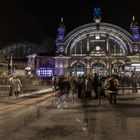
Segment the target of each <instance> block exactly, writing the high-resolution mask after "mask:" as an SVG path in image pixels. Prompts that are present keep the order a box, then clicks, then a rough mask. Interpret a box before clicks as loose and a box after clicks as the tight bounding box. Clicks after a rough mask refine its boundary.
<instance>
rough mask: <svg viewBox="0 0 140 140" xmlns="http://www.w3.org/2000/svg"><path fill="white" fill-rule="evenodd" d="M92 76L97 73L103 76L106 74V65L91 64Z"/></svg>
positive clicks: (99, 63) (100, 63)
mask: <svg viewBox="0 0 140 140" xmlns="http://www.w3.org/2000/svg"><path fill="white" fill-rule="evenodd" d="M91 67H92V74H94V73H98V74H99V75H104V74H105V72H106V65H105V64H104V63H102V62H95V63H93V64H92V66H91Z"/></svg>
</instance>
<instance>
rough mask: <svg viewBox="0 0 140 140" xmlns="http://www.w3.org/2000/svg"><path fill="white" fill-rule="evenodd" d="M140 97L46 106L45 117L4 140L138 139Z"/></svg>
mask: <svg viewBox="0 0 140 140" xmlns="http://www.w3.org/2000/svg"><path fill="white" fill-rule="evenodd" d="M139 130H140V98H137V99H131V100H121V101H118V105H110V104H109V103H108V101H107V100H105V99H103V100H102V102H101V105H98V101H97V100H84V101H81V100H78V101H76V102H75V103H74V104H71V105H69V106H68V107H67V108H61V109H57V108H56V104H54V105H51V106H44V114H43V115H42V116H41V117H40V118H39V119H36V120H34V121H33V122H31V123H29V124H28V125H27V126H25V127H23V128H21V129H19V130H17V131H16V132H13V134H12V135H9V136H7V137H5V138H4V140H139V138H140V133H139Z"/></svg>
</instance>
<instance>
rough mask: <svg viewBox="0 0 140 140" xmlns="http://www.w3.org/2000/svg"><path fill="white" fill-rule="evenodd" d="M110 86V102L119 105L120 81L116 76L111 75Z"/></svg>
mask: <svg viewBox="0 0 140 140" xmlns="http://www.w3.org/2000/svg"><path fill="white" fill-rule="evenodd" d="M108 84H109V85H108V92H109V102H110V103H111V104H112V103H113V104H117V94H118V86H119V81H118V79H117V78H116V77H115V75H111V77H110V78H109V79H108Z"/></svg>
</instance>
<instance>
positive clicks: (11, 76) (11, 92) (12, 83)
mask: <svg viewBox="0 0 140 140" xmlns="http://www.w3.org/2000/svg"><path fill="white" fill-rule="evenodd" d="M8 83H9V86H10V87H9V96H13V92H14V79H13V75H10V77H9V80H8Z"/></svg>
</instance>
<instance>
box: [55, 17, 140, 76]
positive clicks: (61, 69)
mask: <svg viewBox="0 0 140 140" xmlns="http://www.w3.org/2000/svg"><path fill="white" fill-rule="evenodd" d="M65 28H66V27H65V25H64V22H63V18H62V19H61V23H60V25H59V28H58V34H57V39H56V46H57V49H56V56H55V57H54V67H55V68H54V74H55V75H66V76H76V75H92V74H94V73H95V72H96V73H100V74H105V75H106V74H111V73H115V74H123V73H127V74H128V73H130V72H132V71H135V72H140V36H139V27H138V24H137V22H136V20H135V17H133V19H132V22H131V25H130V32H128V31H126V30H125V29H123V28H121V27H119V26H116V25H113V24H110V23H104V22H101V16H100V15H97V16H95V15H94V20H93V22H92V23H89V24H85V25H81V26H79V27H77V28H76V29H74V30H72V31H71V32H70V33H68V34H67V35H65Z"/></svg>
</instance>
